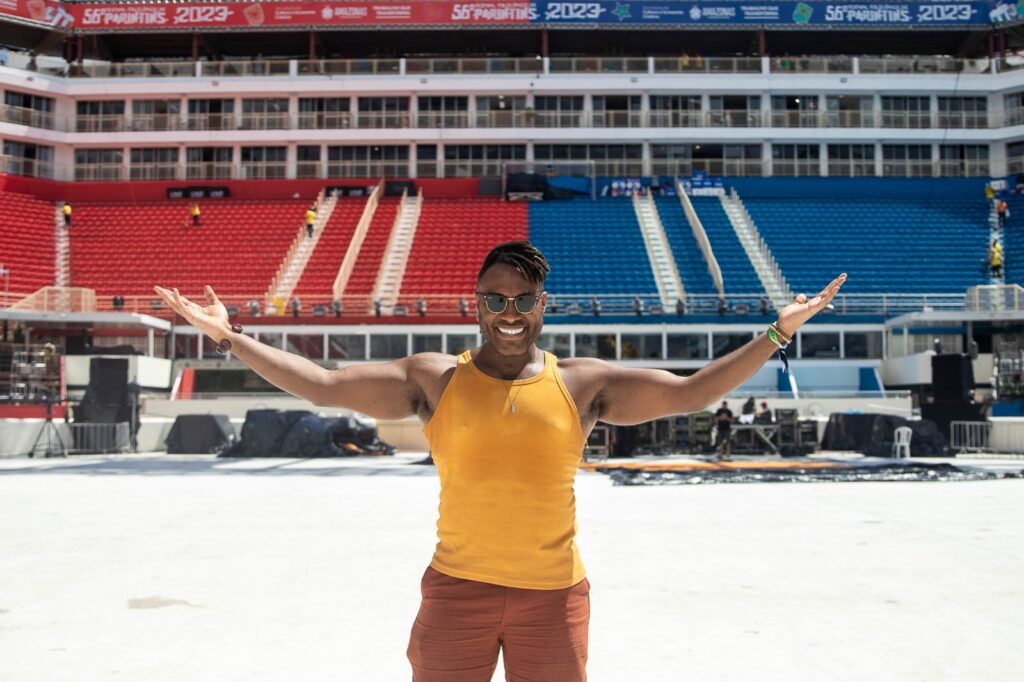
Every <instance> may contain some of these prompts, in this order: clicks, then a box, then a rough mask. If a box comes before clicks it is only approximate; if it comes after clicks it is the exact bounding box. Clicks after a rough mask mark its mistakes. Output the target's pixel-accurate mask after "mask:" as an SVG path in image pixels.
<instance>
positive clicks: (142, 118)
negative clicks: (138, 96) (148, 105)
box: [128, 114, 182, 132]
mask: <svg viewBox="0 0 1024 682" xmlns="http://www.w3.org/2000/svg"><path fill="white" fill-rule="evenodd" d="M181 127H182V126H181V116H180V115H179V114H135V115H133V116H132V120H131V123H129V125H128V129H129V130H132V131H133V132H146V131H151V130H178V129H180V128H181Z"/></svg>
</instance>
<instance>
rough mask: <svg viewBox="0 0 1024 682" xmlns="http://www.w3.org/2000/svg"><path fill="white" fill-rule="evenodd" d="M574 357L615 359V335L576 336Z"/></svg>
mask: <svg viewBox="0 0 1024 682" xmlns="http://www.w3.org/2000/svg"><path fill="white" fill-rule="evenodd" d="M576 357H579V358H601V359H603V360H614V359H615V334H577V335H576Z"/></svg>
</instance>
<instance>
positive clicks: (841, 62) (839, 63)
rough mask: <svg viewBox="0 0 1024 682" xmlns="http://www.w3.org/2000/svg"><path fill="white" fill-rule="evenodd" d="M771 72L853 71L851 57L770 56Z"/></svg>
mask: <svg viewBox="0 0 1024 682" xmlns="http://www.w3.org/2000/svg"><path fill="white" fill-rule="evenodd" d="M769 68H770V69H771V71H772V73H853V57H772V59H771V61H770V62H769Z"/></svg>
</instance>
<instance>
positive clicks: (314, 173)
mask: <svg viewBox="0 0 1024 682" xmlns="http://www.w3.org/2000/svg"><path fill="white" fill-rule="evenodd" d="M322 173H323V164H322V163H320V162H319V161H299V162H297V163H296V164H295V177H297V178H319V177H320V176H321V174H322Z"/></svg>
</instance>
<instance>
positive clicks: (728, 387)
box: [581, 273, 846, 424]
mask: <svg viewBox="0 0 1024 682" xmlns="http://www.w3.org/2000/svg"><path fill="white" fill-rule="evenodd" d="M845 281H846V274H845V273H844V274H842V275H840V276H839V277H837V278H835V279H834V280H832V282H831V283H830V284H829V285H828V286H827V287H825V288H824V289H823V290H822V291H821V293H819V294H818V295H817V296H815V297H814V298H813V299H810V300H808V298H807V296H805V295H804V294H800V295H799V296H797V297H796V300H795V301H794V302H793V303H790V304H789V305H788V306H786V307H785V308H783V309H782V310H781V311H779V322H778V324H779V327H780V328H781V329H782V330H783V331H784V332H785V333H786V334H787V335H788V336H790V337H792V336H793V335H794V334H795V333H796V330H797V329H798V328H799V327H800V325H802V324H803V323H804V322H806V321H807V320H809V319H810V318H811V317H813V316H814V315H815V314H817V313H818V312H819V311H820V310H823V309H824V308H825V306H826V305H828V303H829V302H830V301H831V300H832V299H833V298H835V295H836V294H837V293H838V292H839V288H840V287H841V286H842V285H843V282H845ZM777 350H778V347H777V346H776V345H775V344H774V343H772V341H771V339H769V338H768V335H767V334H761V335H759V336H758V337H757V338H755V339H754V340H752V341H750V342H749V343H747V344H745V345H744V346H743V347H742V348H739V349H737V350H735V351H733V352H732V353H729V354H728V355H726V356H725V357H722V358H719V359H717V360H714V361H713V362H711V363H709V364H708V365H706V366H704V367H703V368H701V369H700V371H698V372H697V373H696V374H693V375H692V376H688V377H679V376H676V375H674V374H671V373H670V372H666V371H664V370H656V369H625V368H622V367H618V366H615V365H611V364H607V363H600V366H598V364H597V363H593V364H590V363H588V367H587V368H585V369H584V368H581V369H584V371H585V372H586V373H587V374H589V375H590V378H591V382H592V385H596V386H597V389H596V390H595V391H594V403H593V405H594V409H593V410H592V411H593V413H594V414H595V415H596V417H597V419H600V420H601V421H605V422H608V423H610V424H640V423H643V422H646V421H650V420H652V419H658V418H660V417H667V416H669V415H674V414H683V413H686V412H695V411H697V410H701V409H704V408H705V407H707V406H708V405H711V404H713V403H714V402H716V401H718V400H721V399H722V398H723V397H725V396H726V395H728V394H729V393H730V392H731V391H733V390H735V389H736V388H738V387H739V386H741V385H742V384H743V383H744V382H745V381H747V380H748V379H749V378H750V377H752V376H753V375H754V373H755V372H756V371H757V370H758V369H759V368H760V367H761V365H763V364H764V363H765V362H766V361H767V360H768V359H769V358H771V357H772V355H774V354H775V352H776V351H777Z"/></svg>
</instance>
